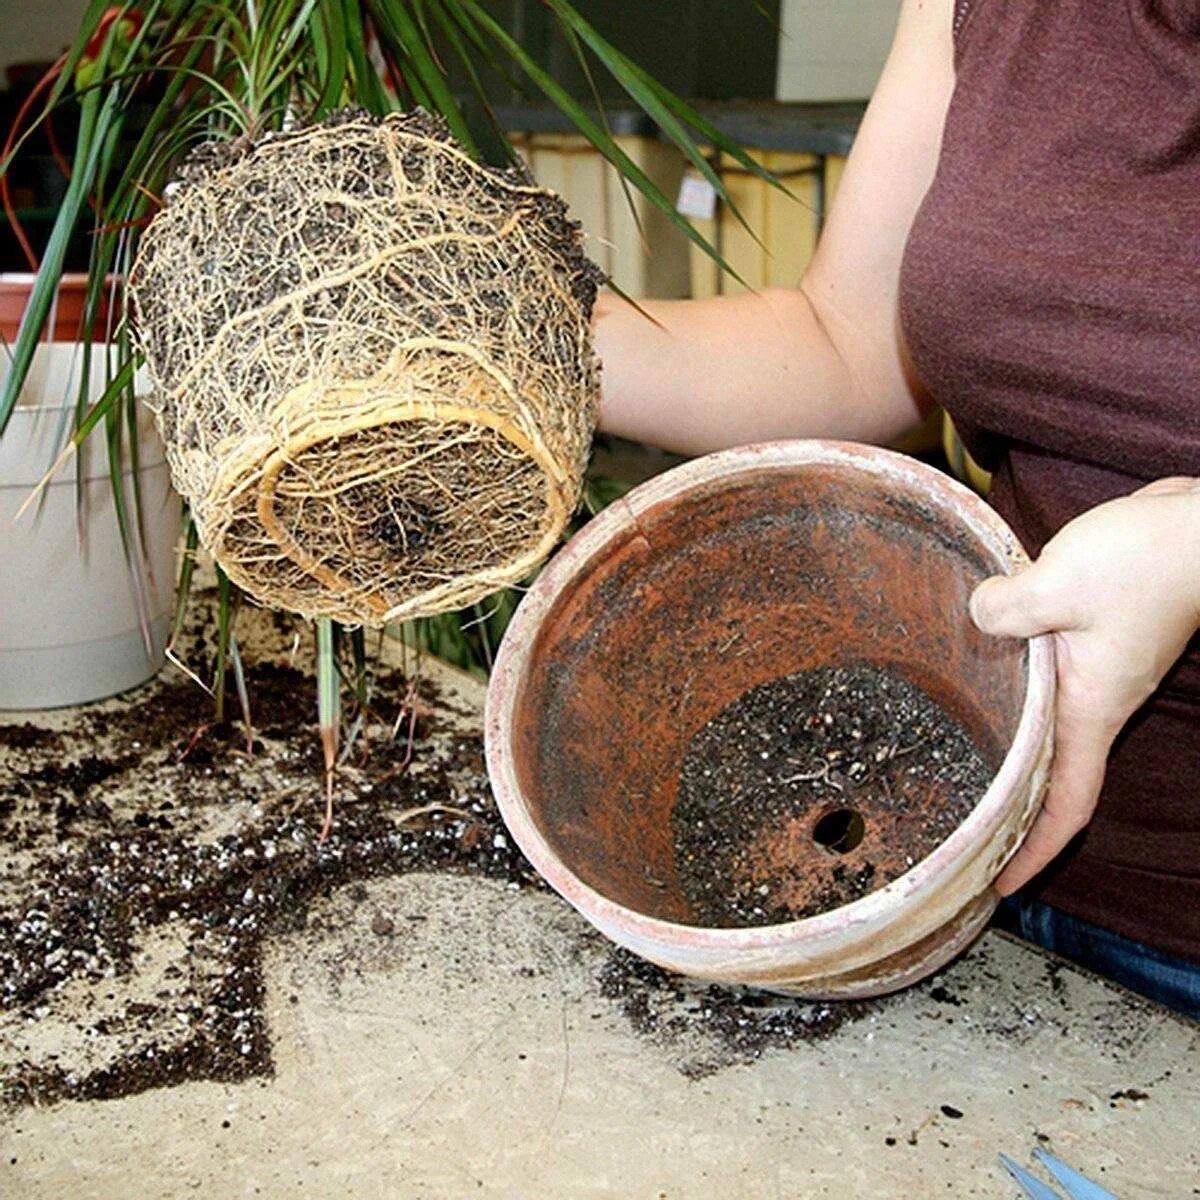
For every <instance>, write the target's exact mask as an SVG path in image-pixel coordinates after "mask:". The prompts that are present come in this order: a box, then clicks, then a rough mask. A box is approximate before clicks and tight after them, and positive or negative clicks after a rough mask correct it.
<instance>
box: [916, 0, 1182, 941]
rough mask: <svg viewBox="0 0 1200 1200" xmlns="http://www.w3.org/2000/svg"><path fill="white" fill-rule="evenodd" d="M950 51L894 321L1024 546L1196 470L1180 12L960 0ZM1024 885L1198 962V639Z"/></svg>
mask: <svg viewBox="0 0 1200 1200" xmlns="http://www.w3.org/2000/svg"><path fill="white" fill-rule="evenodd" d="M955 38H956V66H957V82H956V87H955V91H954V95H953V97H952V99H951V103H950V109H949V113H948V115H947V118H946V126H945V131H944V134H943V141H942V150H941V158H940V161H939V163H938V169H937V175H936V177H935V179H934V182H933V185H932V186H931V188H930V190H929V193H928V195H927V196H926V198H925V201H924V203H923V205H922V207H921V209H920V211H919V213H918V215H917V218H916V221H915V223H914V225H913V228H912V232H911V234H910V237H909V241H908V246H907V249H906V252H905V258H904V264H903V268H902V272H901V288H900V292H901V299H900V306H901V319H902V323H903V329H904V333H905V338H906V340H907V342H908V346H909V349H910V351H911V353H912V356H913V360H914V362H915V364H916V366H917V370H918V372H919V374H920V376H921V378H922V380H923V381H924V383H925V385H926V386H927V387H928V388H929V390H930V391H931V392H932V394H933V395H934V397H935V398H936V399H937V400H938V401H939V402H940V403H942V404H944V405H945V406H946V408H947V409H948V410H949V411H950V413H951V414H952V415H953V417H954V419H955V422H956V424H957V425H958V426H959V428H960V430H961V431H962V433H963V436H964V441H965V442H966V444H967V446H968V447H969V448H970V450H971V451H972V453H973V454H974V455H975V456H976V458H977V459H978V460H979V462H980V463H981V464H982V465H984V466H986V467H989V468H990V469H992V470H993V472H994V473H995V482H994V486H993V490H992V493H991V497H990V498H991V500H992V502H993V503H994V504H995V506H996V508H997V509H998V510H999V511H1000V512H1001V513H1002V514H1003V515H1004V516H1005V517H1006V518H1007V520H1008V521H1009V522H1010V523H1011V524H1012V525H1013V527H1014V528H1015V529H1016V531H1017V533H1018V534H1019V536H1020V537H1021V538H1022V540H1023V541H1024V543H1025V545H1026V547H1027V548H1028V550H1029V552H1030V553H1031V554H1033V555H1037V554H1038V553H1039V552H1040V551H1041V548H1042V546H1044V545H1045V543H1046V542H1047V541H1048V540H1049V539H1050V538H1051V537H1052V536H1053V535H1054V533H1055V532H1056V531H1057V530H1059V529H1060V528H1061V527H1062V526H1063V525H1064V524H1066V522H1067V521H1069V520H1071V518H1073V517H1075V516H1076V515H1078V514H1079V513H1081V512H1083V511H1084V510H1085V509H1088V508H1091V507H1092V506H1094V505H1096V504H1099V503H1101V502H1103V501H1105V500H1109V499H1112V498H1113V497H1116V496H1121V495H1125V494H1127V493H1129V492H1131V491H1134V490H1135V489H1136V488H1138V487H1140V486H1142V485H1143V484H1144V483H1147V482H1149V481H1150V480H1153V479H1158V478H1161V477H1162V476H1165V475H1193V476H1196V475H1200V0H959V3H958V5H957V11H956V13H955ZM1162 552H1163V553H1164V554H1169V553H1171V547H1170V546H1163V547H1162ZM1034 892H1035V894H1038V895H1040V896H1041V898H1043V899H1045V900H1047V901H1048V902H1050V903H1052V904H1054V905H1057V906H1058V907H1060V908H1062V909H1065V910H1066V911H1068V912H1070V913H1073V914H1074V915H1076V916H1078V917H1082V918H1083V919H1085V920H1088V921H1092V922H1094V923H1096V924H1099V925H1103V926H1106V927H1107V928H1109V929H1112V930H1115V931H1116V932H1118V933H1121V934H1124V935H1125V936H1127V937H1132V938H1136V939H1137V940H1139V941H1143V942H1147V943H1149V944H1150V945H1152V946H1156V947H1158V948H1160V949H1162V950H1164V951H1166V952H1168V953H1172V954H1176V955H1179V956H1182V957H1185V958H1189V959H1192V960H1194V961H1197V962H1200V639H1195V640H1193V643H1192V646H1191V647H1190V648H1189V651H1188V653H1187V654H1185V656H1184V658H1183V659H1182V660H1181V661H1180V663H1179V664H1178V665H1177V666H1176V668H1175V669H1174V671H1173V672H1172V673H1171V674H1170V675H1169V676H1168V678H1167V679H1166V680H1165V681H1164V683H1163V685H1162V687H1161V688H1160V689H1159V691H1158V692H1157V693H1156V695H1155V696H1154V697H1153V698H1152V699H1151V701H1150V702H1149V703H1148V704H1147V705H1146V706H1145V707H1144V708H1143V709H1142V710H1141V711H1140V712H1138V713H1137V714H1136V715H1135V716H1134V717H1133V719H1132V720H1131V721H1130V723H1129V725H1128V726H1127V727H1126V729H1125V730H1124V732H1123V733H1122V735H1121V737H1120V738H1119V740H1118V743H1117V745H1116V747H1115V748H1114V751H1113V754H1112V756H1111V758H1110V760H1109V772H1108V779H1107V781H1106V783H1105V787H1104V792H1103V795H1102V796H1101V799H1100V804H1099V807H1098V809H1097V812H1096V816H1095V818H1094V820H1093V821H1092V824H1091V825H1090V826H1089V828H1088V829H1087V830H1086V831H1085V833H1084V834H1083V835H1082V836H1081V837H1080V838H1079V839H1077V841H1076V843H1075V844H1074V845H1073V846H1072V848H1071V849H1070V850H1069V851H1068V852H1067V853H1066V854H1065V855H1064V856H1063V857H1062V858H1061V859H1060V860H1059V861H1058V862H1056V863H1055V864H1054V865H1053V866H1052V867H1051V868H1049V869H1048V870H1047V871H1046V872H1044V873H1043V875H1042V877H1041V878H1040V879H1039V880H1038V881H1037V882H1036V883H1035V885H1034Z"/></svg>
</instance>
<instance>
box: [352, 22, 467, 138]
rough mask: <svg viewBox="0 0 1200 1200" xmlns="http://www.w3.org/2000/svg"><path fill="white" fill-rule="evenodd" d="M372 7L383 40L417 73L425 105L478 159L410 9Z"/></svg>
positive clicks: (430, 50) (435, 59)
mask: <svg viewBox="0 0 1200 1200" xmlns="http://www.w3.org/2000/svg"><path fill="white" fill-rule="evenodd" d="M368 6H369V8H370V10H371V15H372V16H373V17H374V19H375V25H376V28H378V29H379V32H380V34H381V36H383V37H384V38H385V39H386V40H387V42H388V44H389V46H390V47H391V48H392V50H393V51H395V52H396V53H397V54H398V55H400V56H401V57H402V58H403V60H404V61H405V62H406V63H407V64H408V65H409V66H410V67H411V68H412V69H413V71H415V72H416V75H417V79H419V80H420V83H421V87H422V89H423V90H424V93H425V100H424V101H423V103H425V104H426V106H427V107H429V108H431V109H433V110H434V111H435V112H438V113H440V114H441V116H442V117H444V118H445V120H446V123H447V124H448V125H449V126H450V129H451V132H453V134H454V136H455V137H456V138H458V140H459V141H460V142H462V144H463V145H464V146H465V147H466V148H467V150H468V151H469V152H470V153H471V154H472V155H473V156H474V157H476V158H478V156H479V148H478V147H477V146H476V145H475V139H474V138H473V137H472V136H471V131H470V130H469V129H468V128H467V123H466V120H465V119H464V118H463V115H462V110H461V109H460V108H459V107H458V101H457V100H456V99H455V98H454V94H453V92H451V91H450V85H449V84H448V83H447V82H446V77H445V75H444V73H443V72H442V69H441V67H440V66H439V64H438V62H437V58H436V56H435V54H434V51H433V47H432V46H431V45H430V44H429V42H428V41H427V39H426V38H425V37H424V36H423V35H422V33H421V30H420V28H418V26H417V23H416V22H415V21H414V20H413V17H412V14H411V12H409V10H408V7H407V6H406V5H405V4H404V3H402V2H401V0H368ZM410 82H411V81H410Z"/></svg>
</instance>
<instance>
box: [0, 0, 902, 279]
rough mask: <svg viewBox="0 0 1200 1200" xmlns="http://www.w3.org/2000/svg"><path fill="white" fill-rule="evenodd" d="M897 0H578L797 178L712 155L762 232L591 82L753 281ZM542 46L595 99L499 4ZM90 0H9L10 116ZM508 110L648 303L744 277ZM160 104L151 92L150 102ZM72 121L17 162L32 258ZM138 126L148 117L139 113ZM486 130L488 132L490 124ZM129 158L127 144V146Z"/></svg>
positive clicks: (810, 198)
mask: <svg viewBox="0 0 1200 1200" xmlns="http://www.w3.org/2000/svg"><path fill="white" fill-rule="evenodd" d="M899 3H900V0H653V2H652V3H647V0H580V2H579V3H578V5H577V7H578V9H579V10H580V11H581V12H582V13H583V15H584V16H586V17H587V18H588V19H589V20H590V21H592V22H593V23H594V24H595V25H596V27H597V28H598V29H599V30H600V32H601V33H602V34H603V35H604V36H606V37H607V38H608V39H609V40H610V41H612V42H613V43H614V44H615V45H616V46H618V47H619V48H621V49H623V50H624V51H625V52H626V53H628V54H630V55H631V56H632V57H633V58H634V59H635V60H636V61H638V62H639V63H640V64H641V65H642V66H644V67H645V68H646V69H647V70H649V71H650V72H651V73H652V74H654V75H656V76H657V77H658V78H659V79H660V80H662V82H663V83H665V84H667V85H668V86H669V87H671V88H672V89H674V90H675V91H676V92H678V93H679V94H681V95H682V96H684V97H685V98H686V99H689V100H692V101H695V102H697V103H698V105H699V106H700V107H701V108H702V110H703V111H704V112H705V114H706V115H707V116H709V118H710V119H711V120H712V121H713V123H714V124H715V125H716V126H717V127H718V128H720V129H722V131H724V132H727V133H729V134H730V135H731V136H734V137H735V138H737V139H738V140H739V141H740V142H742V144H744V145H746V146H747V147H749V148H750V149H751V150H753V151H754V153H755V156H756V157H759V158H760V159H761V160H762V161H763V162H764V163H765V164H766V165H768V166H770V167H771V168H772V169H773V170H775V171H776V173H777V174H779V175H780V176H781V177H782V178H783V179H784V181H785V182H786V183H787V184H788V186H789V188H790V190H791V191H792V192H793V194H794V195H795V197H796V199H795V200H789V199H788V198H787V197H785V196H782V195H781V194H779V193H778V192H773V191H772V190H771V189H770V188H769V187H767V185H765V184H764V183H763V182H762V181H761V180H758V179H756V178H755V177H753V176H751V175H748V174H746V173H745V171H744V168H735V167H733V166H731V164H730V163H728V162H726V161H723V160H722V157H721V156H720V155H717V154H714V155H713V156H712V158H713V165H714V166H715V167H716V168H717V169H718V171H719V172H720V173H721V175H722V176H723V177H724V179H725V181H726V183H727V185H728V187H729V190H730V193H731V195H732V196H733V197H734V199H735V201H736V202H737V203H738V204H739V205H740V206H742V208H743V210H744V214H745V216H746V218H747V220H748V223H749V224H750V226H751V228H752V229H753V230H754V231H755V233H756V234H757V235H758V237H759V239H760V240H761V241H762V242H763V244H764V245H763V246H758V245H756V244H755V239H754V238H753V237H751V236H750V234H749V233H748V232H747V231H746V230H745V229H744V228H742V227H741V226H740V225H739V224H738V223H737V222H736V221H732V220H730V214H729V213H727V212H725V211H723V206H722V205H721V204H720V203H719V202H718V201H717V198H716V196H715V194H713V193H712V191H711V189H709V188H708V185H707V184H705V183H704V182H703V181H702V180H701V179H700V178H699V177H698V176H697V177H696V178H695V179H691V180H689V181H688V182H687V183H686V184H685V176H686V175H687V174H688V173H687V172H686V171H685V166H684V162H683V159H682V156H681V155H679V153H678V152H677V151H676V150H675V149H674V148H673V147H672V146H670V145H669V144H668V143H667V142H665V141H664V140H662V139H660V138H659V137H658V135H657V131H656V130H655V128H654V126H653V125H652V124H651V123H650V122H649V121H648V120H647V119H646V118H645V117H644V115H642V114H641V113H640V112H637V111H636V110H634V109H633V107H632V106H631V105H629V103H628V100H627V97H625V95H624V93H623V92H622V91H621V90H620V88H619V86H618V85H617V84H616V82H615V81H614V80H613V79H612V78H611V77H610V76H608V75H607V74H605V73H603V72H597V73H596V79H595V85H596V87H597V88H598V90H599V98H600V100H601V102H602V104H603V106H604V108H605V110H606V116H607V119H608V121H609V122H610V124H611V127H612V129H613V131H614V132H615V133H617V134H619V135H620V137H621V141H622V146H623V148H624V149H625V150H626V151H627V152H628V153H629V154H630V156H631V157H633V158H634V160H635V161H636V162H637V163H638V164H639V165H640V166H642V167H643V169H644V170H646V171H647V173H648V174H650V175H651V177H652V178H654V179H655V181H656V182H658V183H659V184H660V186H662V187H663V190H664V191H665V192H666V193H667V194H668V195H670V196H680V197H681V199H680V207H681V209H682V210H683V211H685V212H687V214H688V215H690V216H691V217H693V219H695V220H697V222H698V223H699V224H700V226H701V227H702V228H703V229H704V231H705V232H706V233H707V234H708V236H709V237H710V238H711V239H712V240H713V241H714V242H715V243H716V244H717V245H718V247H719V248H720V249H721V250H722V252H723V253H724V254H725V256H726V257H727V259H728V260H729V261H730V263H731V264H732V265H733V267H734V268H735V270H736V271H737V272H738V274H739V275H741V277H742V280H744V282H745V284H747V285H749V286H753V287H761V286H767V285H771V284H790V283H795V282H796V281H797V280H798V278H799V275H800V273H801V272H802V271H803V268H804V265H805V263H806V262H807V259H808V256H809V255H810V254H811V252H812V247H813V243H814V241H815V238H816V235H817V232H818V231H819V228H820V224H821V220H822V218H823V215H824V212H825V211H826V209H827V208H828V205H829V203H830V201H831V200H832V197H833V195H834V193H835V192H836V189H837V181H838V178H839V175H840V169H841V163H842V162H843V161H844V158H845V154H846V152H847V151H848V150H849V147H850V144H851V143H852V141H853V137H854V133H855V131H856V129H857V126H858V121H859V119H860V117H861V113H862V109H863V105H864V103H865V101H866V99H867V97H868V96H869V95H870V93H871V89H872V88H873V86H874V83H875V80H876V79H877V77H878V74H879V70H880V68H881V66H882V63H883V59H884V56H885V54H886V51H887V47H888V44H889V42H890V39H891V35H892V30H893V28H894V25H895V21H896V16H897V12H898V9H899ZM488 7H489V8H490V10H491V11H492V12H493V14H494V15H495V16H496V17H497V19H499V20H502V21H503V23H504V25H505V26H506V28H507V29H508V30H509V31H510V32H511V33H512V34H513V35H514V36H515V37H516V38H517V39H518V40H519V41H520V42H521V43H522V45H523V46H524V47H525V48H526V49H527V50H528V51H529V52H530V54H531V55H532V56H533V57H534V58H535V59H536V60H537V61H538V62H539V63H541V64H542V65H543V66H545V67H546V68H547V69H548V70H549V71H550V73H551V74H552V75H553V76H554V77H555V79H557V80H558V81H559V82H560V83H561V84H562V85H563V86H564V87H565V88H566V89H567V90H568V91H569V92H570V93H571V94H572V95H574V96H575V97H576V98H578V99H579V100H580V101H582V102H583V103H585V104H586V105H588V106H589V107H591V108H593V109H594V108H595V107H596V104H595V96H594V95H593V92H592V90H591V87H592V85H591V83H590V82H589V80H588V79H587V78H585V76H584V75H583V73H582V72H581V71H580V69H579V67H578V65H577V63H576V61H575V59H574V57H573V55H572V53H571V51H570V48H569V47H568V46H567V44H566V43H565V41H564V40H563V38H562V36H561V34H560V33H559V32H558V30H557V29H556V27H555V23H554V20H553V17H552V15H551V13H550V12H549V11H548V10H547V9H546V8H545V7H544V6H543V5H542V4H541V3H539V0H495V2H494V3H492V4H490V5H489V6H488ZM85 9H86V0H60V2H59V3H56V4H54V5H51V4H48V3H46V2H45V0H5V4H4V19H3V23H2V25H0V78H2V81H3V85H4V90H3V92H2V93H0V125H2V126H3V128H4V129H5V130H6V131H7V129H8V128H9V127H10V125H11V123H12V119H13V117H14V116H15V115H16V114H17V112H18V111H19V109H20V106H21V104H22V102H23V101H24V100H25V99H26V98H27V97H28V95H29V92H30V90H31V89H32V88H33V87H34V86H35V85H36V83H37V81H38V80H39V79H40V78H41V77H42V75H43V74H44V72H45V71H46V69H47V68H48V67H49V65H50V64H51V62H53V60H54V59H55V58H56V57H57V55H58V54H59V53H60V52H61V51H62V50H63V49H64V48H65V47H66V45H67V44H68V42H69V41H70V38H71V36H72V34H73V32H74V30H75V28H76V26H77V25H78V23H79V21H80V19H81V18H82V16H83V13H84V10H85ZM488 87H489V90H490V91H491V94H492V97H493V100H494V102H495V103H496V105H497V107H498V109H499V111H500V114H501V119H502V121H503V123H504V124H505V126H506V127H507V128H508V130H509V131H510V133H511V135H512V137H513V140H514V142H516V144H517V145H518V147H519V149H520V150H521V152H522V153H523V154H524V155H525V156H526V157H527V159H528V160H529V161H530V163H531V165H532V166H533V169H534V172H535V174H536V175H537V176H538V178H539V179H540V181H541V182H543V183H545V184H547V185H548V186H551V187H554V188H556V189H557V190H559V191H561V192H562V193H563V194H564V195H565V196H566V197H567V199H568V201H569V202H570V203H571V205H572V207H573V209H574V210H575V213H576V216H577V217H579V218H580V219H581V220H582V222H583V224H584V227H585V229H586V231H587V233H588V235H589V248H590V251H591V253H592V256H593V257H594V258H595V259H596V260H597V261H598V262H599V263H600V265H601V266H602V267H603V268H604V269H605V270H607V271H608V272H609V273H610V274H611V275H612V277H613V279H614V281H615V282H616V283H617V284H618V285H619V286H621V287H622V288H624V289H625V290H627V291H629V292H631V293H634V294H639V295H649V296H664V297H665V296H687V295H711V294H713V293H715V292H720V291H727V290H737V289H738V288H739V287H741V286H743V285H742V284H741V283H739V282H738V281H736V280H733V279H732V278H730V277H728V276H723V275H722V274H721V273H720V272H719V271H718V270H717V268H716V267H715V266H714V265H713V263H712V261H711V260H708V259H705V258H704V256H703V255H701V254H699V253H698V252H697V253H693V252H692V251H690V250H689V247H688V244H687V243H686V241H685V240H684V239H683V238H682V237H681V236H680V235H679V234H678V232H677V231H676V230H674V229H673V228H672V227H671V226H670V224H669V222H668V221H666V219H665V218H664V217H663V216H662V214H661V213H658V212H656V211H651V210H649V208H648V206H647V205H646V204H645V202H644V201H642V200H641V199H640V198H639V199H638V200H636V201H635V203H636V204H637V205H638V208H639V215H640V217H641V219H642V223H643V225H644V228H645V238H644V239H643V238H642V237H641V236H640V235H639V234H638V229H637V221H635V220H634V218H633V216H632V214H631V213H630V211H629V201H628V200H627V198H626V196H625V192H624V189H623V188H622V187H621V185H620V183H619V181H618V180H617V178H616V175H615V172H614V171H613V170H612V168H611V167H609V165H608V164H607V163H606V162H604V160H603V159H602V158H601V157H600V156H599V155H598V154H597V153H596V152H595V151H594V150H593V149H592V148H591V146H590V145H589V144H588V143H587V142H585V141H584V140H583V139H582V138H580V137H579V136H578V135H576V134H574V133H572V132H571V131H570V127H569V125H568V123H567V122H566V120H565V119H564V118H563V117H562V116H561V115H559V114H557V113H555V112H553V111H551V110H549V109H547V108H546V107H545V106H544V105H543V104H539V103H537V102H535V101H531V100H530V99H529V98H527V97H525V96H523V95H521V94H520V93H519V92H518V91H516V90H515V89H514V88H513V87H512V86H511V85H510V84H509V82H507V81H506V80H505V79H503V78H502V77H500V76H498V75H497V76H495V77H493V78H491V79H490V80H489V81H488ZM150 99H151V97H147V102H149V101H150ZM76 120H77V114H76V112H75V110H74V109H73V107H72V106H70V105H67V106H65V107H64V108H63V109H62V110H60V111H59V113H57V114H56V116H55V118H54V120H53V121H52V122H51V123H50V124H49V126H48V127H47V128H46V129H44V130H39V131H38V133H37V135H36V136H35V137H34V138H32V139H31V140H30V142H29V143H28V144H27V146H26V148H25V149H24V150H23V152H22V154H21V155H20V157H19V158H18V160H17V161H16V162H15V163H14V165H13V168H12V171H11V173H10V195H11V200H12V204H13V207H14V209H15V211H16V217H17V219H18V221H19V222H20V224H21V226H22V228H23V229H24V230H25V232H26V235H27V238H28V241H29V244H30V246H31V247H32V250H33V252H34V254H35V255H38V254H40V252H41V250H42V249H43V248H44V245H45V241H46V238H47V236H48V234H49V230H50V227H51V223H52V221H53V218H54V214H55V212H56V211H57V208H58V205H59V203H60V201H61V199H62V196H63V193H64V191H65V188H66V184H67V176H66V173H65V171H64V169H63V168H64V166H65V164H66V162H67V161H69V159H70V157H71V152H72V149H73V147H74V139H75V122H76ZM126 129H127V131H128V132H127V137H128V138H133V137H136V134H137V132H138V122H137V121H136V119H131V120H129V121H128V122H127V125H126ZM483 133H484V138H485V140H486V136H487V131H486V130H484V131H483ZM119 152H120V151H119V150H118V153H119ZM0 219H2V220H3V226H2V227H0V270H4V271H20V270H28V269H29V263H28V257H27V255H26V254H25V253H24V252H23V250H22V248H21V247H20V245H19V243H18V241H17V239H16V237H15V236H14V235H13V230H12V227H11V222H10V220H9V218H8V217H7V216H4V217H3V218H0ZM86 236H87V235H86V234H84V233H82V232H81V233H80V234H78V235H77V236H76V238H75V239H74V242H73V244H72V246H71V249H70V253H69V255H68V260H67V264H66V266H67V269H68V270H71V269H83V268H84V267H85V266H86V258H87V242H86Z"/></svg>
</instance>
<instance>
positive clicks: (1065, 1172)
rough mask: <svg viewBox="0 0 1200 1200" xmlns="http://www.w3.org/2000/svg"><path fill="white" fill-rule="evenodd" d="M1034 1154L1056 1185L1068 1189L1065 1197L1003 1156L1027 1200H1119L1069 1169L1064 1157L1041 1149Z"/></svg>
mask: <svg viewBox="0 0 1200 1200" xmlns="http://www.w3.org/2000/svg"><path fill="white" fill-rule="evenodd" d="M1033 1155H1034V1157H1035V1158H1036V1159H1037V1160H1038V1162H1040V1163H1041V1164H1042V1166H1044V1167H1045V1168H1046V1170H1047V1171H1049V1172H1050V1174H1051V1175H1052V1176H1053V1177H1054V1180H1055V1182H1056V1183H1058V1184H1061V1186H1062V1187H1064V1188H1065V1189H1066V1195H1065V1196H1063V1195H1062V1194H1060V1193H1059V1192H1056V1191H1055V1190H1054V1189H1053V1188H1052V1187H1050V1186H1049V1184H1045V1183H1043V1182H1042V1181H1041V1180H1040V1179H1038V1178H1037V1177H1036V1176H1034V1175H1031V1174H1030V1173H1029V1172H1028V1171H1027V1170H1025V1168H1024V1167H1022V1166H1021V1165H1020V1164H1018V1163H1015V1162H1013V1160H1012V1159H1011V1158H1009V1157H1008V1155H1007V1154H1002V1155H1000V1161H1001V1162H1002V1163H1003V1164H1004V1168H1005V1170H1006V1171H1008V1173H1009V1174H1010V1175H1011V1176H1012V1177H1013V1178H1014V1179H1015V1180H1016V1181H1017V1183H1018V1185H1019V1186H1020V1188H1021V1191H1023V1192H1024V1193H1025V1195H1026V1196H1027V1197H1028V1200H1119V1198H1118V1197H1117V1196H1114V1195H1113V1193H1112V1192H1109V1191H1106V1190H1105V1189H1104V1188H1102V1187H1101V1186H1100V1185H1099V1184H1098V1183H1095V1182H1093V1181H1092V1180H1091V1179H1088V1178H1087V1176H1086V1175H1080V1173H1079V1172H1078V1171H1076V1170H1075V1169H1074V1168H1073V1167H1068V1166H1067V1164H1066V1163H1065V1162H1063V1161H1062V1159H1061V1158H1055V1157H1054V1155H1053V1154H1050V1153H1048V1152H1047V1151H1045V1150H1042V1149H1040V1148H1039V1149H1037V1150H1035V1151H1034V1152H1033Z"/></svg>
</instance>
